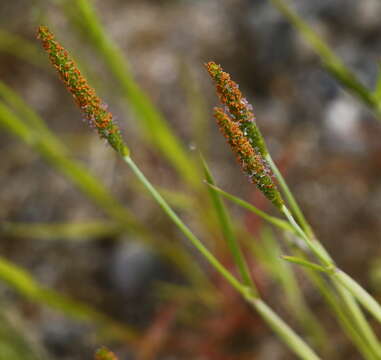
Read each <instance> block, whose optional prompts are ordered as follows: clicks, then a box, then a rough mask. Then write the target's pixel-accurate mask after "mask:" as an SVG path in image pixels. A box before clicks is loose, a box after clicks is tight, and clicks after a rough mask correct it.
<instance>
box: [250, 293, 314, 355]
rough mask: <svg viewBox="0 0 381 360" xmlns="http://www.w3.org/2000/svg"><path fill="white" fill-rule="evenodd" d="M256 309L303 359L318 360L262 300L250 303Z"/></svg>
mask: <svg viewBox="0 0 381 360" xmlns="http://www.w3.org/2000/svg"><path fill="white" fill-rule="evenodd" d="M249 302H250V303H251V304H252V305H253V306H254V308H255V309H256V310H257V311H258V312H259V313H260V314H261V315H262V317H263V318H264V319H265V320H266V322H267V323H268V325H269V326H270V327H271V328H272V329H273V330H274V331H275V332H276V333H277V334H278V335H279V336H280V337H281V338H283V340H284V341H285V342H286V343H287V344H288V345H289V346H290V347H291V346H292V348H293V349H296V351H295V352H296V354H297V355H298V356H299V357H300V358H302V359H311V360H318V359H319V357H318V356H317V355H316V354H315V353H314V352H313V351H312V350H311V348H310V347H308V346H307V345H306V343H305V342H304V341H302V340H301V339H300V337H299V336H297V335H296V334H295V333H294V332H293V330H292V329H291V328H290V327H289V326H288V325H287V324H286V323H285V322H284V321H283V320H282V319H281V318H279V316H278V315H276V314H275V313H274V312H273V311H272V310H271V309H270V308H269V307H268V305H266V303H264V302H263V301H262V300H260V299H255V300H250V301H249Z"/></svg>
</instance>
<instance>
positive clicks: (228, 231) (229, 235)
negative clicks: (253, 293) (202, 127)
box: [200, 155, 255, 288]
mask: <svg viewBox="0 0 381 360" xmlns="http://www.w3.org/2000/svg"><path fill="white" fill-rule="evenodd" d="M200 156H201V162H202V164H203V167H204V174H205V177H206V181H207V182H208V184H211V185H215V181H214V178H213V175H212V173H211V171H210V169H209V167H208V164H207V163H206V161H205V159H204V157H203V156H202V155H200ZM208 190H209V193H210V196H211V199H212V202H213V205H214V208H215V210H216V213H217V217H218V220H219V223H220V226H221V229H222V232H223V235H224V238H225V241H226V243H227V245H228V247H229V250H230V252H231V254H232V256H233V259H234V262H235V264H236V265H237V267H238V270H239V272H240V275H241V278H242V280H243V282H244V284H245V285H246V286H249V287H252V288H255V284H254V282H253V280H252V278H251V275H250V270H249V266H248V264H247V261H246V259H245V257H244V256H243V254H242V250H241V247H240V245H239V243H238V241H237V237H236V236H235V233H234V230H233V226H232V223H231V219H230V216H229V213H228V211H227V209H226V207H225V205H224V203H223V201H222V199H221V197H220V194H219V193H218V192H217V191H216V190H214V189H213V188H211V187H209V189H208Z"/></svg>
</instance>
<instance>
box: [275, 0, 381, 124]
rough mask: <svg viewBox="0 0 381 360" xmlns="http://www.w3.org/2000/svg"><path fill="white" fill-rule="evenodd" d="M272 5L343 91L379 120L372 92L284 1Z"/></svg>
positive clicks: (379, 114) (378, 110)
mask: <svg viewBox="0 0 381 360" xmlns="http://www.w3.org/2000/svg"><path fill="white" fill-rule="evenodd" d="M270 1H271V2H272V4H273V5H274V6H275V7H276V8H277V9H278V10H279V11H280V12H281V13H282V14H283V15H284V17H286V18H287V19H288V20H289V21H290V23H291V24H292V25H293V26H294V27H295V28H296V29H297V30H298V32H299V33H300V35H302V36H303V37H304V38H305V39H306V40H307V42H308V43H309V45H310V46H311V48H312V49H313V50H314V51H315V53H316V54H317V55H318V56H319V57H320V60H321V61H322V63H323V65H324V66H325V68H326V69H327V70H328V72H329V73H330V74H331V75H332V76H333V77H334V78H335V79H336V80H338V81H339V82H340V83H341V84H342V85H343V87H344V88H345V89H347V90H349V91H350V92H351V93H352V94H353V95H355V96H356V97H357V98H358V99H359V100H360V101H361V102H363V103H364V104H365V105H367V106H368V107H369V108H370V109H372V110H374V111H375V113H376V114H377V116H378V118H379V119H380V120H381V111H380V108H379V106H378V104H377V100H376V99H375V96H374V95H373V94H372V92H371V91H370V90H369V89H367V88H366V87H365V86H364V85H363V84H362V83H361V81H360V80H358V78H357V76H356V75H355V74H354V73H353V72H352V71H351V70H349V69H348V67H346V66H345V65H344V63H343V62H342V61H341V60H340V58H339V57H337V56H336V55H335V54H334V52H333V51H332V50H331V49H330V47H329V46H328V45H327V44H326V43H325V42H324V40H323V39H321V38H320V37H319V35H317V33H316V32H315V31H314V30H313V29H312V28H311V27H310V26H309V25H308V24H307V23H306V22H305V21H304V20H303V19H302V18H301V17H300V16H299V15H298V14H297V13H296V12H295V11H293V10H292V9H291V8H290V7H289V6H288V5H287V2H286V1H285V0H270Z"/></svg>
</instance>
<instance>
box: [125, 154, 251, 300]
mask: <svg viewBox="0 0 381 360" xmlns="http://www.w3.org/2000/svg"><path fill="white" fill-rule="evenodd" d="M123 159H124V161H125V162H126V163H127V165H128V166H129V167H130V169H131V170H132V171H133V173H134V174H135V175H136V177H137V178H138V179H139V180H140V181H141V182H142V184H143V185H144V187H145V188H146V189H147V190H148V191H149V192H150V194H151V195H152V197H153V198H154V199H155V200H156V201H157V202H158V204H159V205H160V207H161V208H162V209H163V211H164V212H165V213H166V214H167V215H168V216H169V218H170V219H171V220H172V221H173V222H174V223H175V224H176V226H177V227H178V228H179V229H180V230H181V232H182V233H183V234H184V235H185V236H186V237H187V238H188V239H189V240H190V241H191V243H192V244H193V245H194V246H195V247H196V248H197V250H198V251H200V253H201V254H202V255H203V256H204V257H205V258H206V259H207V260H208V261H209V263H210V264H211V265H212V266H213V267H214V268H215V269H216V270H217V271H218V272H219V273H220V274H221V275H222V276H223V277H224V278H225V279H226V280H227V281H228V282H229V283H230V284H231V286H233V288H235V289H236V290H237V291H238V292H239V293H241V294H242V295H244V296H245V297H246V296H247V290H246V289H245V287H244V286H243V285H242V284H241V283H240V282H239V281H238V280H237V279H236V278H235V277H234V276H233V275H232V274H231V273H230V272H229V271H228V270H227V269H226V268H225V267H224V266H223V265H222V264H221V263H220V262H219V261H218V260H217V258H216V257H215V256H214V255H213V254H212V253H211V252H210V251H209V250H208V249H207V248H206V247H205V245H204V244H203V243H202V242H201V241H200V240H199V239H198V238H197V237H196V236H195V235H194V234H193V233H192V231H191V230H190V229H189V228H188V227H187V226H186V225H185V224H184V223H183V221H182V220H181V219H180V218H179V217H178V215H177V214H176V213H175V212H174V211H173V210H172V208H171V207H170V206H169V205H168V203H167V202H166V201H165V200H164V198H163V197H162V196H161V195H160V194H159V193H158V192H157V190H156V189H155V188H154V187H153V186H152V185H151V183H150V182H149V180H148V179H147V178H146V177H145V175H144V174H143V173H142V172H141V171H140V169H139V168H138V166H137V165H136V164H135V163H134V161H133V160H132V159H131V157H130V156H124V157H123Z"/></svg>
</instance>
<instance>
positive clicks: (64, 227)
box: [0, 221, 125, 240]
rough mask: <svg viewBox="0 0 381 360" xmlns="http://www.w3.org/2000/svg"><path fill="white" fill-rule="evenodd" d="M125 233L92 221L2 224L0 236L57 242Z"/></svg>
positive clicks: (110, 225)
mask: <svg viewBox="0 0 381 360" xmlns="http://www.w3.org/2000/svg"><path fill="white" fill-rule="evenodd" d="M124 231H125V228H124V227H123V226H121V225H120V224H117V223H112V222H110V221H108V222H106V221H92V222H82V223H77V224H73V223H53V224H41V223H37V224H35V223H12V222H6V221H5V222H2V223H1V224H0V234H1V235H3V236H7V237H14V238H25V239H36V240H42V239H44V240H55V239H62V238H64V239H73V238H74V239H91V240H93V239H99V238H104V237H106V236H107V237H115V236H117V235H119V234H121V233H123V232H124Z"/></svg>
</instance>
